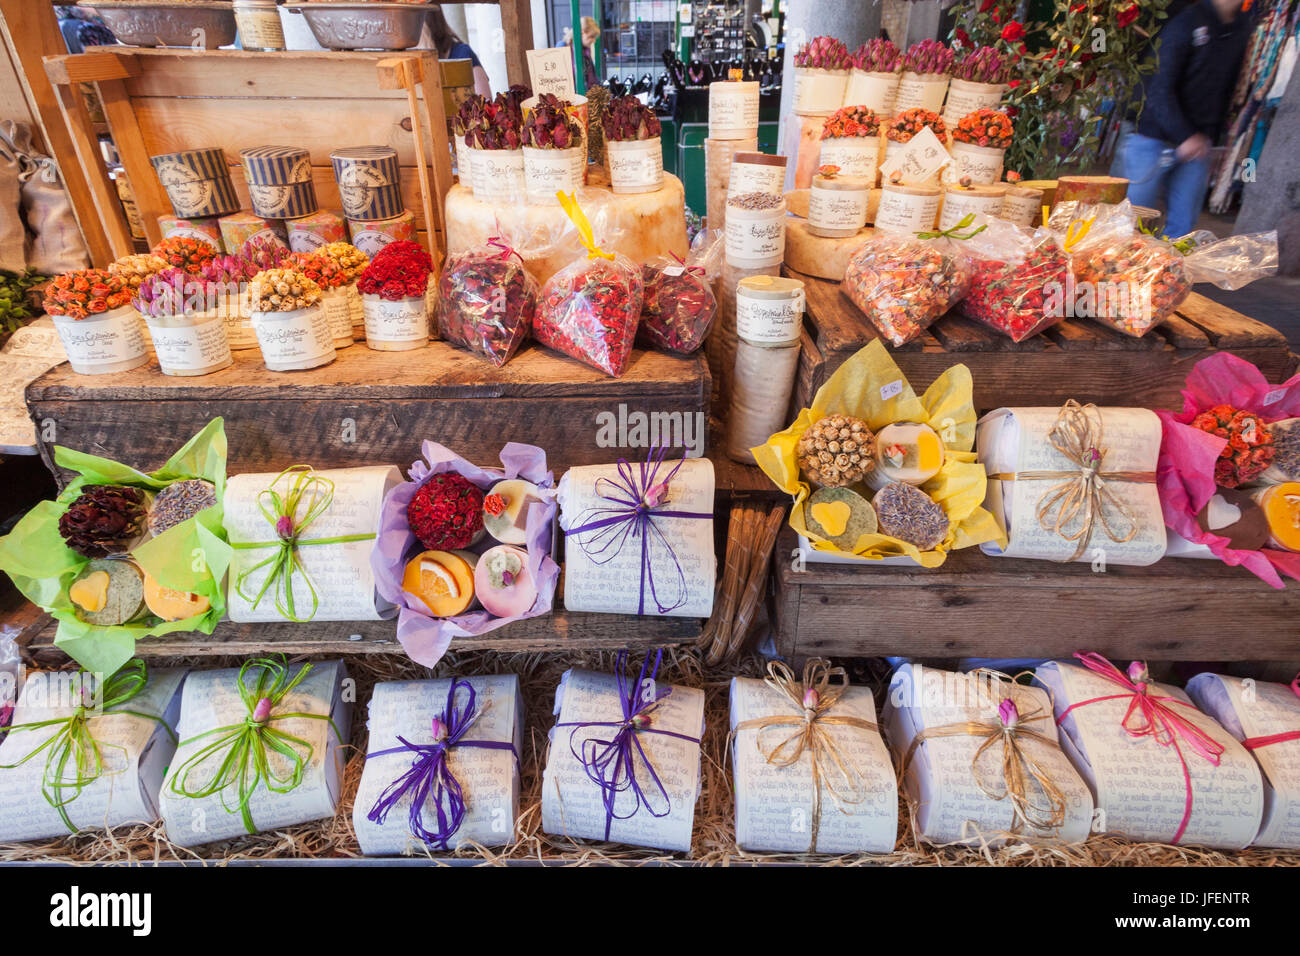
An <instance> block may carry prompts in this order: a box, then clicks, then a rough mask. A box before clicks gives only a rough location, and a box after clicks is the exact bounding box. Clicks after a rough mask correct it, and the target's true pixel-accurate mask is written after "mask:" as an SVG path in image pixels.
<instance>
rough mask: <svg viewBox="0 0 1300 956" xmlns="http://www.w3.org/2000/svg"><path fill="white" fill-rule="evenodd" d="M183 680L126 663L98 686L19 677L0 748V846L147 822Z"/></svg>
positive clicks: (72, 678) (171, 748)
mask: <svg viewBox="0 0 1300 956" xmlns="http://www.w3.org/2000/svg"><path fill="white" fill-rule="evenodd" d="M185 673H186V672H185V670H184V669H163V668H158V669H152V670H149V669H146V667H145V663H144V661H142V660H140V659H138V658H136V659H134V660H132V661H130V662H128V663H127V665H126V666H125V667H123V668H122V669H121V670H120V671H118V672H117V673H116V674H114V675H113V676H112V677H110V678H108V679H107V680H105V681H100V680H99V679H97V677H96V675H93V674H90V673H87V672H86V671H80V672H73V673H66V672H65V673H54V672H44V671H42V672H38V673H32V674H28V675H27V679H26V680H25V681H24V683H23V687H22V693H21V694H20V696H19V697H18V701H17V705H16V706H15V708H14V712H13V719H12V722H11V723H10V726H9V732H8V736H6V737H5V738H4V741H3V743H0V843H17V842H19V841H21V840H43V839H49V838H52V837H57V836H62V835H67V834H68V833H70V832H77V831H79V830H91V829H98V828H100V827H109V828H112V827H117V826H124V825H126V824H129V823H152V822H153V821H155V820H157V819H158V791H159V789H160V788H161V787H162V782H163V774H164V772H166V770H167V764H168V763H169V762H170V761H171V759H172V754H174V753H175V751H176V737H175V733H174V731H173V728H174V727H175V726H176V721H177V717H178V716H179V713H180V701H181V695H180V689H181V682H182V681H183V680H184V679H185ZM83 706H85V707H86V708H87V710H86V719H85V722H84V723H82V724H80V729H76V725H75V722H76V715H77V714H78V713H79V712H80V710H81V708H82V707H83ZM101 761H102V763H101ZM60 804H61V805H62V806H60Z"/></svg>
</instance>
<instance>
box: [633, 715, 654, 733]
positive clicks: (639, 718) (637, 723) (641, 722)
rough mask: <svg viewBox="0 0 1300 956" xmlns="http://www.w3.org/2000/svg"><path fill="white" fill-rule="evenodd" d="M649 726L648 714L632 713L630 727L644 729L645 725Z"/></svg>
mask: <svg viewBox="0 0 1300 956" xmlns="http://www.w3.org/2000/svg"><path fill="white" fill-rule="evenodd" d="M649 726H650V715H649V714H633V715H632V727H633V729H635V730H645V729H646V728H647V727H649Z"/></svg>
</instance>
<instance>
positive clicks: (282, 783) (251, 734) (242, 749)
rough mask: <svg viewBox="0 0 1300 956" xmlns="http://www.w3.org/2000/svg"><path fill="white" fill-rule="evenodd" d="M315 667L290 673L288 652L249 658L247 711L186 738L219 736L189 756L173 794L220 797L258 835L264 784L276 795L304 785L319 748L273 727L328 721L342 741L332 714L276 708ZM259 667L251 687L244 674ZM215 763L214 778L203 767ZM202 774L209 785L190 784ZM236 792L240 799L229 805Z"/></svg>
mask: <svg viewBox="0 0 1300 956" xmlns="http://www.w3.org/2000/svg"><path fill="white" fill-rule="evenodd" d="M311 670H312V665H311V664H303V665H301V666H300V667H299V668H298V672H297V673H296V674H294V675H293V676H292V677H290V676H289V665H288V663H287V662H286V661H285V657H284V655H283V654H281V655H279V656H278V658H269V657H257V658H253V659H252V660H248V661H245V662H244V664H243V666H241V667H240V668H239V677H238V684H239V696H240V698H241V699H242V700H243V702H244V707H245V708H246V709H247V711H248V714H247V715H246V716H245V717H244V719H243V720H241V721H240V722H239V723H237V724H227V725H226V726H224V727H215V728H213V729H212V730H206V731H204V732H203V733H201V734H196V735H194V736H193V737H189V738H187V739H186V740H182V741H181V746H182V747H183V746H186V745H188V744H192V743H195V742H197V741H199V740H202V739H204V738H205V737H216V738H217V739H216V740H214V741H212V742H211V743H209V744H208V745H207V746H205V747H203V748H202V749H200V750H198V751H197V752H195V753H194V754H193V755H192V756H190V758H189V759H188V760H186V761H185V762H184V763H183V764H181V766H180V767H179V769H178V770H177V771H176V774H175V776H173V777H172V782H171V791H172V793H174V794H176V795H178V796H182V797H190V798H192V799H202V798H205V797H211V796H213V795H218V794H219V795H220V797H221V805H222V806H223V807H225V808H226V812H227V813H235V812H238V813H239V815H240V818H241V819H242V820H243V823H244V829H245V830H247V831H248V832H249V833H256V832H257V826H256V824H254V822H253V814H252V810H251V808H250V807H249V803H250V802H251V801H252V799H253V794H254V793H255V792H256V791H257V788H258V786H259V785H263V786H265V787H266V789H267V790H268V791H270V792H271V793H280V794H284V793H292V792H293V791H294V790H296V789H298V786H299V785H300V784H301V783H302V778H303V772H304V771H305V770H306V768H307V765H308V764H309V763H311V759H312V756H313V754H314V753H315V748H314V747H313V746H312V745H311V744H310V743H309V742H308V741H306V740H303V739H302V738H301V737H296V736H294V735H293V734H290V733H288V732H287V731H284V730H280V729H279V728H277V727H273V726H272V724H274V723H275V722H276V721H280V720H290V719H293V718H299V717H301V718H306V719H309V720H323V721H325V722H326V723H328V724H329V726H330V729H331V730H333V731H334V736H335V737H337V738H338V739H339V741H340V742H342V740H343V735H342V734H340V733H339V729H338V727H336V726H335V724H334V720H333V718H331V717H330V716H329V714H309V713H305V712H302V711H294V712H291V713H284V714H277V713H276V712H275V708H276V707H278V706H279V705H280V703H281V701H283V700H284V698H285V697H286V696H287V695H288V694H289V693H290V692H291V691H292V690H293V689H294V688H295V687H297V686H298V685H299V684H300V683H302V681H303V679H304V678H305V677H306V676H307V675H308V674H309V673H311ZM253 671H255V672H256V673H257V681H256V682H255V683H254V684H253V686H252V688H251V689H250V688H249V686H248V682H247V681H246V680H245V677H246V676H247V675H248V674H249V673H250V672H253ZM268 751H270V752H271V753H276V754H279V755H280V756H281V757H283V758H284V759H285V760H286V761H288V770H287V771H285V772H284V773H281V774H277V773H276V772H275V770H274V769H273V768H272V767H271V761H270V759H269V754H268ZM213 761H216V762H217V765H216V768H215V770H214V771H213V772H212V775H211V777H210V778H206V774H205V772H204V771H206V770H208V769H210V768H211V766H212V762H213ZM195 774H197V775H198V776H199V778H200V779H205V778H206V782H204V783H195V784H191V782H190V778H191V776H192V775H195ZM232 793H233V794H234V798H235V802H234V804H233V805H232V804H231V803H230V795H231V794H232Z"/></svg>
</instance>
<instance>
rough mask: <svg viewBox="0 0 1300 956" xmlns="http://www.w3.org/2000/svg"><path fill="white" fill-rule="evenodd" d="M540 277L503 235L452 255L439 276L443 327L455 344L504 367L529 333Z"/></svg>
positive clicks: (441, 322) (439, 314) (444, 336)
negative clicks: (526, 266)
mask: <svg viewBox="0 0 1300 956" xmlns="http://www.w3.org/2000/svg"><path fill="white" fill-rule="evenodd" d="M538 294H539V289H538V286H537V280H535V279H534V278H533V277H532V276H530V275H529V274H528V270H527V269H525V268H524V260H523V259H522V258H521V257H520V255H519V253H517V252H516V251H515V250H514V249H513V248H511V246H510V245H509V243H508V242H507V241H506V240H505V239H503V238H495V237H494V238H492V239H489V240H488V243H487V245H484V246H480V247H478V248H476V249H471V250H469V251H468V252H463V253H461V254H460V255H456V256H452V257H451V258H450V259H449V260H448V262H447V265H446V267H445V268H444V269H443V272H442V276H441V278H440V279H439V280H438V304H439V311H438V327H439V328H440V329H441V330H442V337H443V338H444V339H446V340H447V341H448V342H451V343H452V344H454V345H459V346H461V347H462V348H467V349H469V350H470V351H471V352H473V353H474V354H475V355H478V356H480V357H481V358H484V359H486V360H487V361H489V362H491V363H492V364H493V365H495V366H497V367H498V368H500V367H501V366H502V365H505V364H506V363H507V362H509V361H510V359H511V358H513V357H514V354H515V352H516V351H518V349H519V346H520V345H521V344H523V341H524V339H525V338H527V336H528V330H529V329H530V328H531V327H532V324H533V315H534V314H535V313H536V311H537V298H538Z"/></svg>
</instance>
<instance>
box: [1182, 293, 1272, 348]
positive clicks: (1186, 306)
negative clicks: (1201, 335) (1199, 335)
mask: <svg viewBox="0 0 1300 956" xmlns="http://www.w3.org/2000/svg"><path fill="white" fill-rule="evenodd" d="M1178 314H1179V315H1180V316H1182V317H1183V318H1184V319H1186V320H1187V321H1188V322H1191V323H1192V324H1193V325H1195V326H1198V327H1199V328H1201V329H1204V330H1205V333H1206V334H1207V335H1208V336H1209V337H1210V341H1211V342H1212V343H1213V344H1214V345H1215V346H1216V347H1218V348H1221V349H1238V348H1251V347H1254V348H1261V347H1268V346H1278V347H1282V346H1285V345H1286V336H1284V335H1283V334H1282V333H1281V332H1279V331H1278V330H1277V329H1275V328H1273V327H1272V326H1271V325H1265V324H1264V323H1263V322H1257V321H1256V320H1254V319H1252V318H1250V317H1249V316H1245V315H1242V314H1241V313H1240V312H1237V311H1235V310H1234V309H1230V308H1228V307H1227V306H1225V305H1220V304H1219V303H1218V302H1215V301H1214V300H1213V299H1207V298H1206V297H1205V296H1203V295H1200V294H1198V293H1196V292H1193V293H1192V294H1191V295H1189V296H1188V297H1187V299H1186V300H1185V301H1184V302H1183V304H1182V305H1180V306H1179V307H1178Z"/></svg>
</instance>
